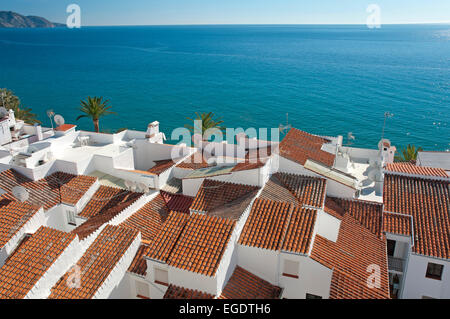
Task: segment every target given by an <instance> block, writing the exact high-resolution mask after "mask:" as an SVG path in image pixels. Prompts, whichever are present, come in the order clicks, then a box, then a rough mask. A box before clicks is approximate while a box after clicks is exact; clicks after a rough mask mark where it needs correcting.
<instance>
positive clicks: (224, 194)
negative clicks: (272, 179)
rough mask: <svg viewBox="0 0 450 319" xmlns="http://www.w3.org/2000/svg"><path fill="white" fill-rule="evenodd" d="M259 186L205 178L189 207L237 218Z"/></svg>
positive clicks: (198, 210)
mask: <svg viewBox="0 0 450 319" xmlns="http://www.w3.org/2000/svg"><path fill="white" fill-rule="evenodd" d="M258 190H259V187H257V186H250V185H243V184H234V183H227V182H219V181H214V180H207V179H205V180H204V181H203V183H202V185H201V187H200V189H199V191H198V193H197V196H196V197H195V199H194V202H193V203H192V205H191V207H190V209H191V210H192V211H197V212H206V213H207V214H209V215H215V216H220V217H223V218H232V219H238V218H239V217H240V216H241V215H242V213H243V212H244V210H245V209H246V208H247V207H248V205H250V202H251V201H252V199H253V198H254V197H255V196H256V194H257V193H258Z"/></svg>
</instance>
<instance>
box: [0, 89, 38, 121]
mask: <svg viewBox="0 0 450 319" xmlns="http://www.w3.org/2000/svg"><path fill="white" fill-rule="evenodd" d="M0 105H1V106H2V107H4V108H6V109H7V110H13V111H14V116H15V117H16V118H17V119H19V120H22V121H24V122H25V123H28V124H34V123H38V124H41V121H39V120H38V119H37V115H36V114H34V113H32V112H31V109H30V108H27V107H22V106H21V104H20V99H19V98H18V97H17V96H15V95H14V93H13V92H12V91H11V90H8V89H0Z"/></svg>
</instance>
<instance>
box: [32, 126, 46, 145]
mask: <svg viewBox="0 0 450 319" xmlns="http://www.w3.org/2000/svg"><path fill="white" fill-rule="evenodd" d="M34 129H35V134H36V136H37V139H38V141H42V140H43V139H44V135H43V134H42V126H40V125H39V124H37V123H35V124H34Z"/></svg>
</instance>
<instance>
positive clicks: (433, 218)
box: [384, 174, 450, 259]
mask: <svg viewBox="0 0 450 319" xmlns="http://www.w3.org/2000/svg"><path fill="white" fill-rule="evenodd" d="M449 185H450V179H448V180H431V179H428V178H427V179H425V178H419V177H408V176H400V175H392V174H386V176H385V179H384V210H385V211H386V212H391V213H400V214H405V215H410V216H412V218H413V229H414V247H413V251H414V252H415V253H417V254H421V255H426V256H432V257H437V258H445V259H449V258H450V218H449V211H450V203H449V198H450V190H449Z"/></svg>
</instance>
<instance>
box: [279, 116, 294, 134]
mask: <svg viewBox="0 0 450 319" xmlns="http://www.w3.org/2000/svg"><path fill="white" fill-rule="evenodd" d="M278 128H279V130H280V132H281V133H285V131H287V130H289V129H290V128H292V125H291V124H289V113H286V125H283V124H280V126H279V127H278Z"/></svg>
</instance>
